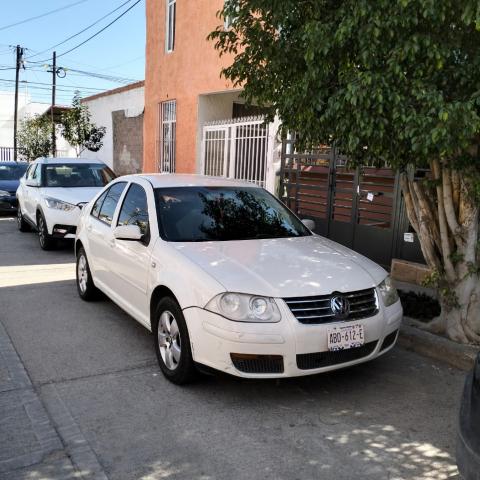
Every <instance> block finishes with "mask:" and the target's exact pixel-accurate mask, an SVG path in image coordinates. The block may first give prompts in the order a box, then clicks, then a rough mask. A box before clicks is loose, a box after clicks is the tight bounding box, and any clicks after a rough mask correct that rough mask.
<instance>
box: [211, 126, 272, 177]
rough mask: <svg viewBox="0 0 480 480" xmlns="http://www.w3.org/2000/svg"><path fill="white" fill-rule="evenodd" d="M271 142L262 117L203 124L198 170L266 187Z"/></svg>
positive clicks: (270, 159)
mask: <svg viewBox="0 0 480 480" xmlns="http://www.w3.org/2000/svg"><path fill="white" fill-rule="evenodd" d="M272 142H273V138H272V134H271V129H270V125H269V124H266V123H265V121H264V119H263V117H250V118H239V119H235V120H232V119H229V120H225V121H218V122H212V123H210V124H207V125H205V126H204V127H203V145H202V172H203V174H204V175H213V176H223V177H228V178H235V179H238V180H245V181H249V182H253V183H256V184H257V185H260V186H266V184H267V183H268V182H267V177H268V173H269V168H270V167H271V163H272V159H273V145H272Z"/></svg>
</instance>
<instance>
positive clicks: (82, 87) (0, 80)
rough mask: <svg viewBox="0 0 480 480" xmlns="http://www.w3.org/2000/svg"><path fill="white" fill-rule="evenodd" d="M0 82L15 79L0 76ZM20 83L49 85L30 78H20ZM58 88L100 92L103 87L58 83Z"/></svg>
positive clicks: (13, 81)
mask: <svg viewBox="0 0 480 480" xmlns="http://www.w3.org/2000/svg"><path fill="white" fill-rule="evenodd" d="M0 82H11V83H15V80H10V79H8V78H0ZM20 83H21V84H28V85H45V86H50V84H49V83H44V82H32V81H30V80H20ZM58 87H60V88H70V89H72V90H75V89H77V90H96V91H99V92H102V91H103V90H104V89H103V88H95V87H85V86H79V85H58Z"/></svg>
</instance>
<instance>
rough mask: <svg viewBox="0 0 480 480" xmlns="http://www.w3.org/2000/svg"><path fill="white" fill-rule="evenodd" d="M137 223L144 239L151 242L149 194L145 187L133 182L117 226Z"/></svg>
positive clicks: (145, 241) (124, 201)
mask: <svg viewBox="0 0 480 480" xmlns="http://www.w3.org/2000/svg"><path fill="white" fill-rule="evenodd" d="M123 225H137V226H138V227H139V228H140V231H141V232H142V235H143V241H144V243H146V244H147V245H148V243H149V242H150V228H149V221H148V202H147V194H146V192H145V190H144V189H143V187H141V186H140V185H138V184H137V183H132V184H131V185H130V188H129V189H128V192H127V194H126V195H125V199H124V200H123V205H122V208H121V210H120V215H119V216H118V222H117V226H123Z"/></svg>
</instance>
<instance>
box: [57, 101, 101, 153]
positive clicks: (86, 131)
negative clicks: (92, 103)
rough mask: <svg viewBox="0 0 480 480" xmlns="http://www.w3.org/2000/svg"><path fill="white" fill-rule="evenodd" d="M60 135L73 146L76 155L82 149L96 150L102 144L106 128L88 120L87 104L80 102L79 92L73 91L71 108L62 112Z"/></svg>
mask: <svg viewBox="0 0 480 480" xmlns="http://www.w3.org/2000/svg"><path fill="white" fill-rule="evenodd" d="M61 124H62V127H61V130H62V135H63V137H64V138H65V140H67V142H68V143H69V144H70V145H71V146H72V147H74V148H75V152H76V154H77V157H79V156H80V155H81V153H82V152H83V151H84V150H90V151H91V152H98V151H99V150H100V149H101V148H102V146H103V142H102V140H103V137H104V136H105V132H106V128H105V127H97V126H96V125H95V124H94V123H92V122H91V121H90V112H89V111H88V107H87V105H84V104H82V103H81V97H80V92H75V95H74V97H73V100H72V108H71V109H69V110H67V111H65V112H64V113H62V119H61Z"/></svg>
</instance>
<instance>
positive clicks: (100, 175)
mask: <svg viewBox="0 0 480 480" xmlns="http://www.w3.org/2000/svg"><path fill="white" fill-rule="evenodd" d="M43 176H44V179H45V180H44V185H45V186H46V187H104V186H105V185H107V183H109V182H110V181H112V180H113V179H114V178H115V174H114V173H113V172H112V171H111V170H110V169H109V168H108V167H107V166H106V165H104V164H102V163H65V164H60V163H55V164H52V165H45V167H44V172H43Z"/></svg>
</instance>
